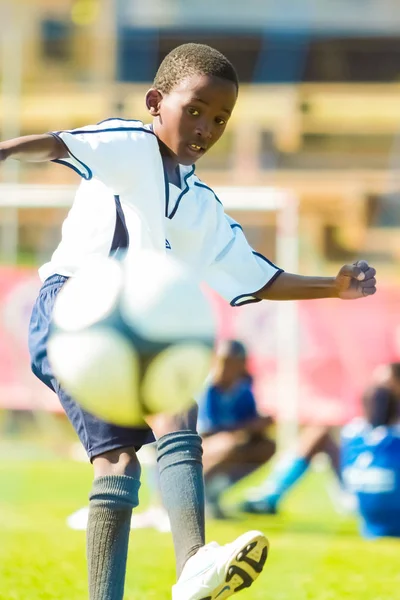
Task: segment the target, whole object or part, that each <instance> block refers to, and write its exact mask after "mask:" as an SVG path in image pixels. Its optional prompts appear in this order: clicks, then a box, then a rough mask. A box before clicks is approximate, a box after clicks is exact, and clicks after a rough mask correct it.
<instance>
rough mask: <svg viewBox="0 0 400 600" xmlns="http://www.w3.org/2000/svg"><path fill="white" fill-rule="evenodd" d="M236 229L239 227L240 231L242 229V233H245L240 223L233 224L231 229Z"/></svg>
mask: <svg viewBox="0 0 400 600" xmlns="http://www.w3.org/2000/svg"><path fill="white" fill-rule="evenodd" d="M235 227H238V229H240V231H243V227H242V226H241V225H239V223H232V224H231V229H235Z"/></svg>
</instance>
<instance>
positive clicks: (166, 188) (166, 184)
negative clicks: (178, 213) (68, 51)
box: [163, 165, 169, 217]
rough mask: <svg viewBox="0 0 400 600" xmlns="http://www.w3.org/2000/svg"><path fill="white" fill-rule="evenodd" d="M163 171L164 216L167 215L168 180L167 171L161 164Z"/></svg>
mask: <svg viewBox="0 0 400 600" xmlns="http://www.w3.org/2000/svg"><path fill="white" fill-rule="evenodd" d="M163 172H164V185H165V216H166V217H168V210H169V182H168V177H167V172H166V170H165V169H164V165H163Z"/></svg>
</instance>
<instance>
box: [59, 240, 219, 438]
mask: <svg viewBox="0 0 400 600" xmlns="http://www.w3.org/2000/svg"><path fill="white" fill-rule="evenodd" d="M214 339H215V324H214V317H213V311H212V307H211V305H210V302H209V300H208V299H207V298H206V296H205V295H204V293H203V292H202V291H201V289H200V287H199V284H198V282H197V281H196V279H195V278H194V277H193V276H191V275H190V274H189V273H188V271H187V270H186V268H185V267H184V266H183V265H181V264H180V263H178V262H176V261H175V260H173V259H171V258H169V257H166V256H164V255H162V254H159V253H155V252H149V251H146V252H142V253H140V254H139V255H136V258H135V260H131V261H129V262H128V261H124V262H118V261H115V260H113V259H110V258H104V259H96V260H93V261H91V262H90V264H87V266H86V267H85V268H82V269H81V270H80V271H79V273H78V274H77V275H76V276H74V277H72V278H71V279H70V280H69V281H68V282H67V283H66V284H65V285H64V287H63V288H62V290H61V291H60V292H59V295H58V297H57V300H56V302H55V306H54V313H53V326H52V330H51V333H50V337H49V343H48V356H49V360H50V362H51V365H52V368H53V371H54V374H55V376H56V377H57V378H58V380H59V381H60V383H61V385H62V386H63V387H64V388H65V390H66V391H67V392H68V393H69V394H70V395H71V396H72V397H73V398H74V399H75V400H76V401H77V402H78V403H79V404H81V406H82V407H83V408H84V409H86V410H87V411H88V412H91V413H93V414H95V415H97V416H98V417H100V418H101V419H103V420H105V421H108V422H111V423H116V424H118V425H123V426H138V425H139V426H140V425H143V422H144V416H145V415H147V414H158V413H170V414H175V413H178V412H181V411H182V410H185V409H187V408H188V407H189V406H190V405H191V404H192V402H193V398H194V396H195V395H196V394H197V393H198V392H199V391H200V389H201V387H202V385H203V383H204V380H205V378H206V376H207V374H208V371H209V369H210V363H211V356H212V350H213V345H214Z"/></svg>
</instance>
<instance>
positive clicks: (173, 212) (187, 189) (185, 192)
mask: <svg viewBox="0 0 400 600" xmlns="http://www.w3.org/2000/svg"><path fill="white" fill-rule="evenodd" d="M194 169H195V167H194V165H193V167H192V169H191V170H190V171H189V173H186V175H185V177H184V178H183V181H184V183H185V189H184V190H183V191H182V192H181V193H180V194H179V196H178V199H177V201H176V204H175V206H174V208H173V210H172V212H171V214H170V215H166V216H167V217H168V219H173V218H174V216H175V214H176V211H177V210H178V207H179V204H180V202H181V200H182V198H183V196H184V195H185V194H187V192H188V191H189V184H188V179H189V177H191V176H192V175H193V173H194ZM168 198H169V197H168Z"/></svg>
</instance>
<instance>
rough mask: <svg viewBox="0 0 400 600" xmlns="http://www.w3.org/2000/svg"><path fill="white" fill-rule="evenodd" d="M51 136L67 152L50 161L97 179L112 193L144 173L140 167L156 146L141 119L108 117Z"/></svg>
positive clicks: (154, 140)
mask: <svg viewBox="0 0 400 600" xmlns="http://www.w3.org/2000/svg"><path fill="white" fill-rule="evenodd" d="M52 135H54V136H56V137H57V138H59V139H60V140H61V141H62V142H63V143H64V144H65V146H66V147H67V149H68V152H69V156H68V157H67V158H63V159H58V160H55V161H53V162H57V163H61V164H64V165H66V166H68V167H70V168H71V169H73V170H74V171H76V172H77V173H78V174H79V175H80V176H81V177H83V178H84V179H86V180H89V179H92V177H94V178H96V179H98V180H100V181H101V182H102V183H104V184H105V185H106V186H107V187H108V188H110V189H111V190H112V191H113V192H114V194H122V193H123V192H124V191H126V190H128V189H129V188H130V186H131V185H132V182H133V181H134V180H135V178H138V177H141V176H143V167H144V166H145V167H146V168H148V162H149V160H148V159H149V156H150V155H151V154H152V152H154V149H155V147H157V141H156V138H155V135H154V133H153V132H152V131H151V130H150V129H147V128H145V127H144V125H143V124H142V123H141V122H140V121H123V120H120V119H110V120H107V121H104V122H102V123H99V124H97V125H88V126H86V127H82V128H80V129H74V130H70V131H57V132H53V134H52ZM145 161H147V162H145Z"/></svg>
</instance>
